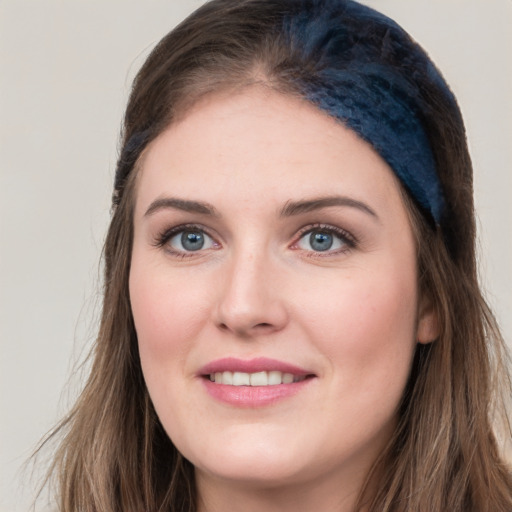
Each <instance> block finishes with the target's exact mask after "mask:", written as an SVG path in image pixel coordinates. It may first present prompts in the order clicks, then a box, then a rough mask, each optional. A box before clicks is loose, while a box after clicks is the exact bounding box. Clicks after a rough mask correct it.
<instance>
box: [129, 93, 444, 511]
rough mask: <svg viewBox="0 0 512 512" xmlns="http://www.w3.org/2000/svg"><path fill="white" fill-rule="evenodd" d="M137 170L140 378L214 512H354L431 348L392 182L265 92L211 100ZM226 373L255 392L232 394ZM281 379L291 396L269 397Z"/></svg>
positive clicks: (287, 102) (310, 115)
mask: <svg viewBox="0 0 512 512" xmlns="http://www.w3.org/2000/svg"><path fill="white" fill-rule="evenodd" d="M140 164H141V165H140V173H139V175H138V177H137V185H136V203H135V213H134V245H133V254H132V265H131V272H130V298H131V303H132V309H133V315H134V320H135V326H136V331H137V335H138V341H139V350H140V357H141V363H142V369H143V372H144V376H145V380H146V384H147V387H148V390H149V393H150V396H151V399H152V401H153V403H154V406H155V409H156V411H157V414H158V416H159V418H160V421H161V422H162V425H163V426H164V428H165V430H166V432H167V433H168V435H169V437H170V438H171V439H172V441H173V442H174V444H175V445H176V447H177V448H178V449H179V450H180V451H181V453H182V454H183V455H184V456H185V457H186V458H187V459H188V460H190V461H191V462H192V463H193V464H194V466H195V468H196V482H197V488H198V494H199V507H200V510H202V511H220V510H222V511H225V510H246V511H251V512H257V511H260V510H261V511H266V512H268V511H274V510H276V511H277V510H279V511H287V510H290V511H291V510H293V511H294V512H297V511H302V510H304V511H306V510H308V511H309V510H322V511H330V510H336V511H338V512H340V511H347V512H348V511H350V510H352V508H353V506H354V503H355V500H356V498H357V494H358V492H359V491H360V488H361V485H362V483H363V481H364V478H365V476H366V474H367V472H368V470H369V469H370V467H371V465H372V463H373V462H374V460H375V458H376V457H377V456H378V454H379V453H380V452H381V451H382V449H383V447H384V446H385V444H386V442H387V441H388V440H389V438H390V436H391V434H392V432H393V429H394V427H395V424H396V411H397V407H398V404H399V402H400V398H401V396H402V393H403V390H404V387H405V385H406V381H407V378H408V374H409V371H410V366H411V361H412V357H413V353H414V349H415V346H416V344H417V343H418V342H422V343H426V342H428V341H430V340H431V339H432V338H433V337H434V327H435V323H434V319H433V316H432V313H431V312H430V310H429V309H428V307H427V306H426V305H425V304H424V302H425V301H424V300H422V299H421V297H419V293H418V288H417V269H416V256H415V244H414V238H413V234H412V230H411V227H410V223H409V221H408V217H407V212H406V210H405V207H404V205H403V203H402V200H401V196H400V191H399V187H398V184H397V181H396V178H395V177H394V175H393V173H392V172H391V170H390V169H389V167H388V166H387V164H386V163H385V162H384V161H383V160H382V159H381V158H380V157H379V156H378V155H377V154H376V153H375V152H374V150H373V149H372V148H371V147H370V146H369V145H368V144H367V143H365V142H363V141H362V140H360V139H359V138H358V137H357V136H356V135H355V134H354V133H352V132H351V131H349V130H348V129H346V128H345V127H343V126H342V125H341V124H339V123H337V122H336V121H334V120H333V119H331V118H330V117H328V116H327V115H325V114H324V113H322V112H320V111H318V110H317V109H315V108H314V107H313V106H311V105H309V104H307V103H305V102H303V101H301V100H299V99H296V98H291V97H287V96H283V95H281V94H279V93H277V92H272V91H269V90H267V89H265V88H263V87H262V86H253V87H250V88H246V89H244V90H243V91H242V92H238V93H234V94H233V93H229V94H222V93H218V94H215V95H210V96H208V97H206V98H203V99H202V100H200V101H199V102H198V103H197V104H196V105H195V106H194V107H193V108H192V109H191V110H190V111H189V112H188V113H186V115H185V116H184V117H183V118H181V119H180V120H179V122H176V123H174V124H172V125H171V126H170V127H169V128H168V129H167V130H165V131H164V132H163V133H162V134H161V135H160V136H159V137H158V138H157V139H156V140H155V141H153V142H152V143H151V144H150V146H149V147H148V148H147V150H146V151H145V153H144V155H143V158H142V160H141V162H140ZM226 358H229V359H228V360H227V361H226ZM261 358H267V359H265V360H262V359H261ZM269 360H270V362H269ZM219 361H220V362H219ZM230 365H232V366H233V368H230ZM265 365H267V366H268V368H267V367H266V366H265ZM286 365H291V366H286ZM230 370H233V371H238V372H239V373H240V374H241V375H242V376H241V377H240V378H241V379H242V380H243V379H245V378H246V375H247V378H248V379H249V380H250V379H251V378H253V379H256V380H253V385H252V386H248V385H247V384H248V382H247V383H246V385H243V386H235V385H233V384H232V382H231V379H232V377H230V376H229V374H228V373H227V372H228V371H230ZM265 371H266V373H265V374H263V373H262V372H265ZM270 371H273V372H274V373H273V375H274V377H275V376H276V375H277V377H276V378H277V379H279V378H281V380H280V381H279V383H277V384H273V383H272V382H270V384H272V385H263V383H260V381H259V380H258V379H259V378H260V377H261V375H264V378H270V375H271V374H270V373H269V372H270ZM279 371H280V373H279ZM215 372H217V373H218V374H219V375H217V379H216V376H215ZM210 373H212V375H211V379H213V380H217V382H212V381H211V380H210V378H209V377H210ZM285 373H289V374H292V376H293V382H288V381H286V382H283V379H284V380H286V377H284V374H285ZM256 374H258V375H256ZM255 375H256V376H255ZM226 379H227V380H226ZM265 384H269V382H265Z"/></svg>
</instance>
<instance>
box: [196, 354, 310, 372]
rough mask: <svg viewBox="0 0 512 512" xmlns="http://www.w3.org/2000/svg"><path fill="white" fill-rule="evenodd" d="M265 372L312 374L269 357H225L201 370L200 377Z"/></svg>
mask: <svg viewBox="0 0 512 512" xmlns="http://www.w3.org/2000/svg"><path fill="white" fill-rule="evenodd" d="M264 371H269V372H270V371H278V372H282V373H291V374H292V375H294V376H298V377H301V376H304V375H311V374H312V372H310V371H308V370H305V369H304V368H301V367H299V366H296V365H293V364H290V363H285V362H283V361H279V360H277V359H269V358H267V357H257V358H254V359H237V358H235V357H225V358H222V359H216V360H215V361H212V362H210V363H208V364H206V365H205V366H203V367H202V368H201V369H200V370H199V374H200V375H210V374H212V373H217V372H243V373H257V372H264Z"/></svg>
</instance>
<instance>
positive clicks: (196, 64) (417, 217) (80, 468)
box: [51, 0, 512, 512]
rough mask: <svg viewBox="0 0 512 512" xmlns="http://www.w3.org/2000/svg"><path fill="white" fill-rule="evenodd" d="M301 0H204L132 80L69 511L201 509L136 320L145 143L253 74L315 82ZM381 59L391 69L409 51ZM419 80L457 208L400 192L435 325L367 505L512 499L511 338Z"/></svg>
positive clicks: (493, 506) (281, 82)
mask: <svg viewBox="0 0 512 512" xmlns="http://www.w3.org/2000/svg"><path fill="white" fill-rule="evenodd" d="M300 3H301V2H294V1H288V0H214V1H212V2H208V3H207V4H205V5H204V6H202V7H201V8H200V9H198V10H197V11H196V12H195V13H194V14H193V15H191V16H190V17H189V18H188V19H187V20H185V21H184V22H183V23H182V24H181V25H179V26H178V27H177V28H176V29H174V30H173V31H172V32H171V33H170V34H168V35H167V36H166V37H165V38H164V39H163V40H162V41H161V42H160V43H159V44H158V45H157V46H156V48H155V49H154V50H153V52H152V53H151V55H150V56H149V58H148V59H147V61H146V62H145V64H144V65H143V67H142V69H141V70H140V72H139V73H138V75H137V77H136V79H135V81H134V84H133V89H132V93H131V97H130V100H129V104H128V107H127V110H126V115H125V119H124V128H123V140H122V147H123V150H122V152H121V157H120V160H119V169H118V177H119V176H120V178H119V179H118V181H117V183H116V190H115V194H114V207H113V214H112V220H111V224H110V228H109V230H108V235H107V239H106V243H105V248H104V261H105V275H104V302H103V312H102V318H101V324H100V328H99V334H98V338H97V341H96V343H95V345H94V348H93V352H92V354H91V357H92V367H91V372H90V376H89V379H88V381H87V383H86V385H85V387H84V390H83V392H82V394H81V395H80V397H79V399H78V401H77V403H76V405H75V407H74V408H73V409H72V411H71V412H70V413H69V415H68V416H67V417H66V418H65V419H64V420H63V421H62V422H61V424H60V425H59V426H58V427H57V428H56V429H55V431H54V432H53V434H52V436H53V438H59V439H61V441H60V445H59V448H58V450H57V452H56V454H55V457H54V462H53V466H52V468H51V474H52V475H53V478H55V479H56V484H57V495H58V500H59V503H60V508H61V510H62V511H66V512H78V511H80V512H100V511H101V512H119V511H121V510H122V511H124V512H129V511H141V510H144V511H146V512H156V511H164V510H167V511H169V510H173V511H184V512H185V511H187V512H192V511H194V510H195V509H196V496H195V487H194V472H193V467H192V466H191V464H190V463H189V462H188V461H187V460H185V459H184V458H183V457H182V456H181V455H180V453H179V452H178V451H177V450H176V448H175V447H174V445H173V443H172V441H171V440H170V439H169V438H168V437H167V435H166V434H165V432H164V430H163V428H162V426H161V424H160V422H159V420H158V418H157V416H156V413H155V411H154V409H153V406H152V404H151V400H150V398H149V395H148V392H147V389H146V386H145V384H144V378H143V375H142V370H141V365H140V360H139V354H138V347H137V338H136V334H135V329H134V326H133V319H132V313H131V307H130V298H129V293H128V277H129V272H130V258H131V250H132V236H133V208H134V194H135V181H136V175H137V172H138V162H140V157H141V154H142V153H143V149H144V147H145V146H146V145H147V144H148V143H149V142H150V141H151V140H153V139H154V138H155V137H156V136H158V134H160V133H161V132H162V131H163V130H164V129H165V128H167V127H168V126H169V124H170V123H172V122H175V121H176V119H177V118H178V117H179V116H181V115H183V114H184V113H186V111H187V110H188V108H189V107H190V106H191V105H192V104H193V103H194V102H196V101H197V100H198V99H199V98H200V97H201V96H203V95H205V94H208V93H210V92H213V91H218V90H221V89H224V90H225V89H236V88H241V87H244V86H247V85H250V84H252V83H256V82H259V83H263V84H265V85H266V86H268V87H271V88H273V89H275V90H277V91H279V92H282V93H284V94H294V95H297V96H299V97H303V96H304V92H303V91H302V90H301V88H300V85H298V84H299V83H300V80H297V78H298V77H306V78H307V80H308V82H309V83H312V82H314V79H315V73H316V72H317V71H318V61H313V60H312V59H309V60H304V58H303V57H299V56H297V54H296V52H294V50H293V48H292V47H291V45H290V44H287V43H286V41H285V39H283V37H281V33H280V30H279V27H281V26H282V20H283V17H284V15H285V14H286V12H287V10H288V11H289V10H291V9H292V6H293V5H295V6H296V5H299V4H300ZM303 3H304V2H303ZM306 3H307V2H306ZM331 3H332V2H331ZM338 3H339V4H340V5H341V6H343V4H344V2H343V0H339V2H338ZM339 16H340V18H339V23H340V24H343V23H345V24H346V25H348V24H349V23H350V22H351V20H349V19H344V18H343V9H341V11H340V14H339ZM407 44H411V45H412V44H414V43H412V42H411V41H410V40H409V41H408V42H407ZM406 48H407V46H405V50H403V51H405V52H406V51H407V49H406ZM387 65H389V66H395V67H396V68H397V69H398V67H399V66H400V63H399V62H395V63H393V62H391V61H390V62H388V63H387ZM402 72H403V73H406V72H407V70H404V71H402ZM413 78H414V80H415V81H416V82H415V83H416V87H417V88H418V90H421V94H422V97H423V98H424V99H425V101H426V102H427V103H428V105H429V112H428V113H427V114H426V115H425V116H424V118H423V123H424V126H425V130H426V131H427V134H428V137H429V141H430V144H431V146H432V149H433V152H434V157H435V161H436V166H437V172H438V175H439V177H440V180H441V182H442V187H443V192H444V196H445V201H446V203H447V210H448V212H449V214H448V215H446V217H445V218H444V220H443V223H442V225H433V224H432V222H431V221H429V219H427V218H426V216H425V215H424V212H423V211H421V209H420V208H419V207H418V205H417V203H416V202H415V201H414V200H412V199H411V198H410V196H409V195H407V193H406V192H404V201H405V204H406V206H407V209H408V211H409V215H410V219H411V224H412V226H413V228H414V232H415V234H416V241H417V251H418V268H419V275H420V283H419V284H420V287H421V290H422V293H424V294H426V295H427V296H428V297H429V298H430V300H431V301H432V304H433V307H434V308H435V310H436V313H437V318H438V322H439V332H440V335H439V338H438V339H437V340H436V341H435V342H433V343H431V344H429V345H418V347H417V350H416V354H415V358H414V362H413V368H412V371H411V375H410V379H409V382H408V385H407V388H406V390H405V392H404V396H403V400H402V403H401V407H400V411H399V423H398V427H397V429H396V432H395V434H394V436H393V438H392V439H391V440H390V442H389V444H388V446H387V447H386V449H385V451H384V452H383V453H382V454H381V456H380V457H379V459H378V460H377V461H376V462H375V465H374V468H373V469H372V472H371V473H370V474H369V475H368V479H367V485H365V487H364V488H363V489H362V491H361V496H360V503H359V508H358V510H359V509H360V508H361V507H363V506H364V507H365V509H366V510H369V511H372V512H384V511H387V512H392V511H396V512H398V511H409V512H422V511H425V512H427V511H428V512H433V511H434V512H444V511H446V510H451V511H452V512H470V511H478V512H484V511H489V512H491V511H492V512H510V510H512V478H511V474H510V468H508V467H507V466H506V465H505V463H504V461H503V459H502V454H501V452H500V448H499V447H498V443H497V440H496V432H497V426H496V425H497V423H496V422H497V420H499V419H500V418H501V420H502V421H501V424H502V425H503V426H504V429H503V432H504V435H505V436H506V437H507V438H510V426H509V424H508V421H507V416H506V413H505V410H506V409H505V404H504V401H505V399H506V398H508V397H509V396H510V392H511V386H510V379H509V376H508V373H507V369H506V363H507V355H506V348H505V344H504V343H503V340H502V338H501V336H500V334H499V330H498V327H497V325H496V322H495V320H494V318H493V316H492V314H491V312H490V310H489V308H488V307H487V305H486V303H485V301H484V300H483V298H482V295H481V293H480V289H479V286H478V280H477V268H476V260H475V220H474V212H473V197H472V169H471V161H470V157H469V154H468V149H467V144H466V140H465V131H464V125H463V122H462V119H461V116H460V112H459V110H458V108H457V107H456V105H454V104H453V103H452V102H450V101H448V100H447V98H446V96H445V95H444V94H443V93H442V91H441V88H440V86H439V84H438V83H437V82H436V80H433V79H432V77H431V76H427V75H421V74H420V73H417V76H414V77H413ZM134 141H135V142H134ZM370 482H372V484H371V485H370Z"/></svg>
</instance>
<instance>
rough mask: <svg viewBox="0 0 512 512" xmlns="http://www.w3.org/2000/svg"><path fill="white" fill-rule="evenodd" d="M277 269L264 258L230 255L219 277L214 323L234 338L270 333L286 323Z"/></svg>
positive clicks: (247, 253)
mask: <svg viewBox="0 0 512 512" xmlns="http://www.w3.org/2000/svg"><path fill="white" fill-rule="evenodd" d="M280 282H281V279H280V270H279V268H278V266H277V265H276V264H275V263H273V262H272V261H271V258H270V257H269V256H268V255H265V254H262V253H259V252H246V253H241V254H238V255H234V256H233V258H232V260H231V262H230V263H229V265H227V269H226V272H225V273H224V276H223V283H222V284H221V290H220V295H219V300H218V304H217V308H216V311H215V323H216V324H217V326H218V328H219V329H221V330H223V331H228V332H231V333H232V334H235V335H236V336H238V337H242V338H254V337H257V336H262V335H268V334H273V333H275V332H278V331H280V330H282V329H283V328H284V327H285V326H286V324H287V323H288V311H287V307H286V300H285V293H284V290H283V288H282V286H280V284H281V283H280Z"/></svg>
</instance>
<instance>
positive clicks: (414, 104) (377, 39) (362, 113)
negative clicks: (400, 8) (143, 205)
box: [115, 0, 455, 224]
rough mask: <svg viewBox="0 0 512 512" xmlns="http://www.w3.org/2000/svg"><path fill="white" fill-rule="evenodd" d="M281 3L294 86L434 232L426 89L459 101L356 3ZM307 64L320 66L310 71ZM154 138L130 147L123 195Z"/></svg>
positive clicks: (436, 200)
mask: <svg viewBox="0 0 512 512" xmlns="http://www.w3.org/2000/svg"><path fill="white" fill-rule="evenodd" d="M281 1H282V5H283V6H286V5H287V6H288V9H284V10H285V11H287V12H286V14H285V15H284V17H283V18H281V19H282V22H281V23H280V25H279V26H278V28H277V30H278V32H279V33H280V34H281V35H282V36H283V37H284V39H285V41H286V44H288V45H289V46H290V47H291V48H292V49H293V52H294V55H295V56H296V57H297V58H296V60H294V62H293V63H292V65H291V66H292V68H293V69H294V70H298V72H297V73H296V75H295V76H296V78H295V79H294V82H295V83H296V85H297V87H298V89H299V90H300V91H302V93H303V94H304V96H305V98H306V99H308V100H309V101H311V102H312V103H314V104H315V105H316V106H317V107H318V108H320V109H321V110H324V111H325V112H327V113H328V114H329V115H331V116H332V117H334V118H336V119H338V120H340V121H341V122H342V123H343V124H345V125H346V126H348V127H349V128H351V129H352V130H354V131H355V132H356V133H357V134H358V135H359V136H360V137H361V138H363V139H364V140H366V141H367V142H369V143H370V144H371V145H372V146H373V148H374V149H375V150H376V151H377V153H378V154H379V155H380V156H381V157H382V158H383V159H384V160H385V161H386V162H387V163H388V165H389V166H390V167H391V169H392V170H393V171H394V173H395V174H396V176H397V177H398V178H399V180H400V181H401V182H402V184H403V185H404V186H405V188H406V190H407V191H408V192H409V193H410V195H411V196H412V197H413V198H414V199H415V201H416V202H417V204H418V205H419V206H420V207H421V209H422V210H423V212H424V213H425V214H426V215H427V216H428V217H430V218H431V219H432V220H433V221H434V223H435V224H440V223H441V219H442V216H443V208H444V199H443V193H442V188H441V183H440V180H439V177H438V174H437V171H436V163H435V159H434V155H433V152H432V149H431V146H430V142H429V139H428V136H427V133H426V131H425V128H424V124H425V121H424V119H425V118H428V113H429V104H428V101H427V100H426V99H425V98H424V97H423V95H422V91H421V87H422V86H421V83H422V82H421V81H425V80H427V81H428V82H430V83H431V84H434V85H435V87H436V88H437V90H440V91H442V93H443V95H444V96H445V97H446V98H447V99H448V100H449V103H451V104H455V99H454V97H453V95H452V93H451V91H450V90H449V88H448V86H447V85H446V83H445V81H444V79H443V78H442V76H441V75H440V73H439V72H438V71H437V69H436V68H435V66H434V65H433V63H432V62H431V61H430V59H429V58H428V56H427V55H426V53H425V52H424V51H423V50H422V49H421V48H420V47H419V46H418V45H417V44H416V43H414V42H413V41H412V40H411V39H410V37H409V36H408V35H407V33H406V32H405V31H404V30H403V29H402V28H401V27H400V26H399V25H397V24H396V23H395V22H394V21H392V20H391V19H389V18H387V17H386V16H384V15H382V14H380V13H378V12H377V11H374V10H373V9H370V8H368V7H366V6H363V5H360V4H358V3H357V2H354V1H351V0H290V1H289V2H286V1H283V0H281ZM301 62H304V63H309V66H310V65H311V64H310V63H311V62H314V63H315V69H313V70H311V69H308V67H307V65H304V66H301ZM150 138H151V135H150V130H145V131H142V132H137V133H135V134H134V135H132V136H131V138H130V139H129V141H128V142H127V144H126V145H125V147H124V149H123V152H122V154H121V158H120V159H119V163H118V169H117V172H116V183H115V189H116V191H119V190H120V188H121V186H122V183H123V182H124V179H125V178H126V176H127V174H128V172H129V171H130V169H131V167H133V164H134V163H135V161H136V159H137V157H138V155H140V153H141V151H142V149H143V147H144V146H145V145H146V144H147V142H148V140H149V139H150Z"/></svg>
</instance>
